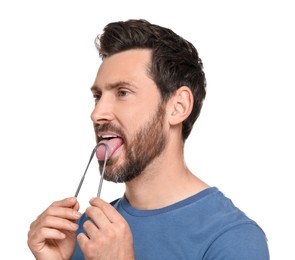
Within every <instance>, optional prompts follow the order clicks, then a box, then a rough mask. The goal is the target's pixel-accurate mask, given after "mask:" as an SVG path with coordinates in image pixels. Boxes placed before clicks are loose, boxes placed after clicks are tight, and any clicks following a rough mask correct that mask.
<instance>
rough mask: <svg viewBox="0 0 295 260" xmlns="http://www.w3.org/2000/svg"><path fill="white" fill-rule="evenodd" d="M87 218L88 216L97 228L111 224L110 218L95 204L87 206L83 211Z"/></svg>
mask: <svg viewBox="0 0 295 260" xmlns="http://www.w3.org/2000/svg"><path fill="white" fill-rule="evenodd" d="M85 213H86V215H87V217H88V218H90V219H91V220H92V221H93V222H94V223H95V224H96V226H97V227H98V228H99V229H104V228H107V226H108V225H110V224H111V222H110V220H109V219H108V218H107V216H106V215H105V214H104V212H103V211H102V210H101V209H100V208H98V207H95V206H91V207H88V208H87V209H86V211H85Z"/></svg>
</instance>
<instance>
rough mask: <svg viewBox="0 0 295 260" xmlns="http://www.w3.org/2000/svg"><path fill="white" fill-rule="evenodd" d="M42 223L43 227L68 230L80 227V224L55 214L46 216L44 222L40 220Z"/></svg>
mask: <svg viewBox="0 0 295 260" xmlns="http://www.w3.org/2000/svg"><path fill="white" fill-rule="evenodd" d="M40 225H42V227H47V228H54V229H63V230H67V231H76V230H77V229H78V227H79V226H78V224H76V223H74V222H72V221H70V220H67V219H64V218H58V217H53V216H47V217H45V218H44V219H43V220H42V222H40Z"/></svg>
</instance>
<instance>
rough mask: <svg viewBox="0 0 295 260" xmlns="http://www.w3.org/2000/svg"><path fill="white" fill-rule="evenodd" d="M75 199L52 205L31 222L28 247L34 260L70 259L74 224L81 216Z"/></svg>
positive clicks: (73, 241) (72, 248)
mask: <svg viewBox="0 0 295 260" xmlns="http://www.w3.org/2000/svg"><path fill="white" fill-rule="evenodd" d="M78 210H79V203H78V202H77V199H76V198H67V199H64V200H61V201H56V202H54V203H52V204H51V205H50V206H49V207H48V208H47V209H46V210H45V211H44V212H43V213H42V214H41V215H40V216H38V218H37V219H36V220H35V221H34V222H32V224H31V226H30V230H29V232H28V246H29V248H30V250H31V251H32V253H33V254H34V256H35V257H36V259H42V260H46V259H49V260H52V259H54V260H59V259H70V257H71V255H72V254H73V252H74V249H75V243H76V234H75V232H76V230H77V229H78V225H77V224H76V223H75V222H76V221H77V220H78V219H79V218H80V216H81V214H80V213H79V212H78Z"/></svg>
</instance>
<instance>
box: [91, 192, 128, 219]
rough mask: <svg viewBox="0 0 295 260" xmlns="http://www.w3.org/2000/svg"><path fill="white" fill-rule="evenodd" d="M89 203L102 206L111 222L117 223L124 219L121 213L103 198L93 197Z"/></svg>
mask: <svg viewBox="0 0 295 260" xmlns="http://www.w3.org/2000/svg"><path fill="white" fill-rule="evenodd" d="M89 203H90V205H92V206H94V207H97V208H100V209H101V210H102V212H103V213H104V215H105V216H106V217H107V218H108V219H109V221H110V222H111V223H116V222H118V221H119V220H122V216H121V215H120V213H119V212H118V211H117V210H116V209H115V208H114V207H113V206H112V205H111V204H109V203H107V202H105V201H103V200H102V199H100V198H97V197H95V198H92V199H91V200H90V201H89Z"/></svg>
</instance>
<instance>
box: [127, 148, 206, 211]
mask: <svg viewBox="0 0 295 260" xmlns="http://www.w3.org/2000/svg"><path fill="white" fill-rule="evenodd" d="M173 151H174V152H173ZM207 187H209V186H208V185H207V184H206V183H204V182H202V181H201V180H200V179H198V178H197V177H196V176H194V175H193V174H192V173H191V172H190V170H189V169H188V168H187V166H186V164H185V161H184V154H183V145H182V146H181V149H172V148H171V147H169V145H168V147H167V148H166V149H165V150H164V151H163V152H162V153H161V155H160V156H159V157H157V158H155V159H154V161H153V162H152V163H151V164H150V165H149V166H148V167H147V168H146V169H145V170H144V172H142V173H141V175H139V176H138V177H137V178H135V179H134V180H132V181H129V182H127V183H126V192H125V196H126V198H127V200H128V201H129V203H130V204H131V205H132V206H133V207H134V208H137V209H143V210H148V209H157V208H163V207H166V206H169V205H171V204H174V203H176V202H179V201H181V200H184V199H186V198H188V197H190V196H192V195H194V194H196V193H198V192H200V191H201V190H204V189H206V188H207Z"/></svg>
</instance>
